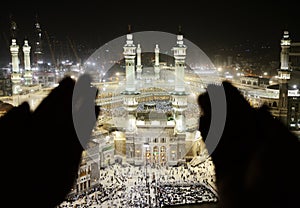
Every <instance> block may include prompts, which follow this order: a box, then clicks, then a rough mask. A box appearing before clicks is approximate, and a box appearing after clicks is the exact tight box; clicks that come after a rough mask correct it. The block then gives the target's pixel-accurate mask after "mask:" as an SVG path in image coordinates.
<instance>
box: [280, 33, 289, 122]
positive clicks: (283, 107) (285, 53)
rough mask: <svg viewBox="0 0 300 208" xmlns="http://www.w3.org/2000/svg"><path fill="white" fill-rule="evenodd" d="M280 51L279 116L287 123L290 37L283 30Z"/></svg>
mask: <svg viewBox="0 0 300 208" xmlns="http://www.w3.org/2000/svg"><path fill="white" fill-rule="evenodd" d="M280 45H281V53H280V69H279V70H278V79H279V103H278V110H279V118H280V120H281V121H282V122H283V123H285V124H287V104H288V80H289V79H290V76H291V68H290V66H289V51H290V47H291V39H290V37H289V32H288V31H284V33H283V38H282V39H281V44H280Z"/></svg>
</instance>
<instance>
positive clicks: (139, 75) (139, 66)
mask: <svg viewBox="0 0 300 208" xmlns="http://www.w3.org/2000/svg"><path fill="white" fill-rule="evenodd" d="M141 53H142V49H141V45H140V44H138V46H137V49H136V55H137V64H136V74H137V79H141V78H142V70H143V69H142V67H143V66H142V57H141Z"/></svg>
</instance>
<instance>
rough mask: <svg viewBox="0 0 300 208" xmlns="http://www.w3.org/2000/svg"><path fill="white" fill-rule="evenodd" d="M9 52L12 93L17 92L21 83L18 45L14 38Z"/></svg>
mask: <svg viewBox="0 0 300 208" xmlns="http://www.w3.org/2000/svg"><path fill="white" fill-rule="evenodd" d="M10 53H11V65H12V73H11V81H12V83H13V94H18V92H19V89H20V84H21V74H20V68H19V57H18V55H19V46H18V45H17V42H16V39H12V43H11V46H10Z"/></svg>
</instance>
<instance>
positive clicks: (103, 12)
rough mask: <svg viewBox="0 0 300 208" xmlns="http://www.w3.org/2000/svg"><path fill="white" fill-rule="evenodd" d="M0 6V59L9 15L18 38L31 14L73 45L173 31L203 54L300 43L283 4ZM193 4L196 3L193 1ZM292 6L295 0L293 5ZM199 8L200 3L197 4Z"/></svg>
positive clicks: (293, 16) (293, 14)
mask: <svg viewBox="0 0 300 208" xmlns="http://www.w3.org/2000/svg"><path fill="white" fill-rule="evenodd" d="M21 2H22V3H19V2H17V3H15V5H14V6H13V5H12V3H10V4H11V5H8V6H4V5H2V6H1V13H0V15H1V16H0V17H1V21H0V27H1V39H0V46H1V47H0V48H1V53H0V55H1V57H2V59H3V57H5V53H7V41H6V40H7V39H8V40H9V15H10V14H11V15H12V17H13V19H14V20H15V22H16V23H17V25H18V30H19V33H18V37H19V39H21V40H23V39H24V37H31V36H32V35H33V27H34V23H35V16H36V14H37V15H38V17H39V22H40V24H41V27H42V29H43V30H46V31H47V32H48V33H49V34H51V35H54V36H55V37H56V38H57V39H65V38H66V37H67V36H68V37H71V38H72V39H73V40H74V41H76V43H77V44H85V45H87V46H88V47H91V48H98V47H100V46H101V45H102V44H104V43H105V42H107V41H110V40H112V39H114V38H117V37H119V36H121V35H124V34H126V32H127V25H128V24H130V25H132V31H133V32H138V31H149V30H151V31H164V32H170V33H177V30H178V25H181V27H182V32H183V34H184V35H185V37H186V38H187V39H189V40H190V41H192V42H194V43H195V44H197V45H198V46H199V47H200V48H201V49H202V50H204V51H206V50H211V49H212V48H218V47H219V48H221V47H231V46H232V45H234V44H239V43H243V42H244V41H247V40H248V41H250V42H253V43H265V44H268V45H270V46H271V47H274V48H275V49H276V50H277V49H278V47H279V43H280V39H281V37H282V32H283V30H285V29H288V30H289V32H290V36H291V38H292V40H299V41H300V18H299V11H297V8H298V7H297V6H298V5H296V4H297V3H292V1H291V2H288V1H279V2H277V1H273V2H266V1H260V2H259V1H251V3H249V2H248V1H244V2H242V1H240V2H232V1H219V2H218V1H195V0H194V1H190V0H184V1H179V2H178V1H162V0H161V1H157V0H151V1H142V0H140V1H134V0H131V1H122V3H119V2H117V1H113V0H110V1H80V2H79V3H76V2H75V1H63V0H62V1H59V2H58V1H36V2H35V1H30V2H29V3H28V4H27V5H24V3H25V2H26V1H21ZM195 2H197V3H195ZM294 2H295V1H294ZM197 4H199V5H197Z"/></svg>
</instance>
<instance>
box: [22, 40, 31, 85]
mask: <svg viewBox="0 0 300 208" xmlns="http://www.w3.org/2000/svg"><path fill="white" fill-rule="evenodd" d="M30 49H31V47H30V46H29V45H28V40H25V41H24V45H23V53H24V69H25V74H24V79H25V85H31V84H32V70H31V65H30Z"/></svg>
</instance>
